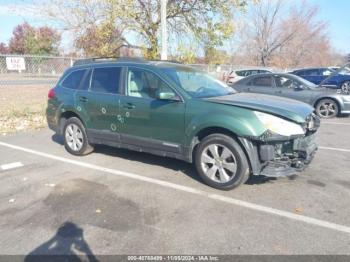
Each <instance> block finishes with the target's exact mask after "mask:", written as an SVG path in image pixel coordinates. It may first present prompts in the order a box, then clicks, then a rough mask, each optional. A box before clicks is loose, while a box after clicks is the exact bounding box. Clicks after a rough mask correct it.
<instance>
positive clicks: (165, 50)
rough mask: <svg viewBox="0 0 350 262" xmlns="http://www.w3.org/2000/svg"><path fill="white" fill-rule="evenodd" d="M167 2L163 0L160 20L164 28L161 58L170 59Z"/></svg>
mask: <svg viewBox="0 0 350 262" xmlns="http://www.w3.org/2000/svg"><path fill="white" fill-rule="evenodd" d="M166 4H167V0H161V8H160V9H161V12H160V22H161V28H162V52H161V55H160V58H161V59H162V60H167V59H168V31H167V28H166Z"/></svg>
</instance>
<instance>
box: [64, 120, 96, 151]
mask: <svg viewBox="0 0 350 262" xmlns="http://www.w3.org/2000/svg"><path fill="white" fill-rule="evenodd" d="M63 137H64V147H65V148H66V150H67V151H68V152H69V153H71V154H73V155H76V156H81V155H87V154H89V153H91V152H92V151H93V150H94V148H93V147H92V146H91V145H90V144H89V141H88V137H87V135H86V131H85V128H84V125H83V123H82V122H81V121H80V119H79V118H77V117H71V118H69V119H68V120H67V121H66V122H65V124H64V128H63Z"/></svg>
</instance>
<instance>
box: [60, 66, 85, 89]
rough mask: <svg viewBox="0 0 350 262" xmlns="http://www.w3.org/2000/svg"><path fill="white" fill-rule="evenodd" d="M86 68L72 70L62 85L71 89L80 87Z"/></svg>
mask: <svg viewBox="0 0 350 262" xmlns="http://www.w3.org/2000/svg"><path fill="white" fill-rule="evenodd" d="M85 72H86V70H77V71H73V72H71V73H70V74H69V75H68V76H67V77H66V78H65V79H64V80H63V82H62V84H61V85H62V86H63V87H66V88H70V89H78V87H79V84H80V81H81V80H82V79H83V76H84V74H85Z"/></svg>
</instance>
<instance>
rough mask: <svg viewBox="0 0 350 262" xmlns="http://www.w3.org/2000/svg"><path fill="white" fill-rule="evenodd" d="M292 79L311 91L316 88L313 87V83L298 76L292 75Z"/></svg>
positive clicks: (315, 86)
mask: <svg viewBox="0 0 350 262" xmlns="http://www.w3.org/2000/svg"><path fill="white" fill-rule="evenodd" d="M293 78H294V79H295V80H296V81H298V82H299V84H300V85H303V86H307V87H309V88H311V89H314V88H317V87H318V86H317V85H315V84H314V83H312V82H310V81H307V80H306V79H304V78H302V77H300V76H296V75H293Z"/></svg>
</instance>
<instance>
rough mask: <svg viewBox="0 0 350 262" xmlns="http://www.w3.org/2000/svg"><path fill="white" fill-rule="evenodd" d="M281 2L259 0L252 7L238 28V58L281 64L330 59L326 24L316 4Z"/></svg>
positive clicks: (260, 62)
mask: <svg viewBox="0 0 350 262" xmlns="http://www.w3.org/2000/svg"><path fill="white" fill-rule="evenodd" d="M284 4H285V1H283V0H262V1H260V2H258V3H257V4H256V5H255V6H253V7H252V8H251V10H250V12H249V13H248V16H247V19H246V20H247V23H246V24H245V27H242V30H241V35H242V36H241V43H240V46H241V51H243V52H241V54H242V53H243V55H241V59H242V57H244V58H245V59H246V61H248V63H255V64H258V65H262V66H277V67H284V68H285V67H297V66H301V65H311V64H318V65H321V64H326V63H329V61H330V60H331V58H330V49H331V46H330V43H329V40H328V38H327V24H326V23H325V22H323V21H321V22H320V21H318V19H317V15H318V11H319V10H318V7H317V6H310V5H308V4H306V2H302V3H301V5H294V6H292V7H290V8H289V9H286V6H284Z"/></svg>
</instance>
